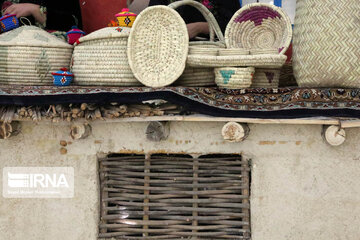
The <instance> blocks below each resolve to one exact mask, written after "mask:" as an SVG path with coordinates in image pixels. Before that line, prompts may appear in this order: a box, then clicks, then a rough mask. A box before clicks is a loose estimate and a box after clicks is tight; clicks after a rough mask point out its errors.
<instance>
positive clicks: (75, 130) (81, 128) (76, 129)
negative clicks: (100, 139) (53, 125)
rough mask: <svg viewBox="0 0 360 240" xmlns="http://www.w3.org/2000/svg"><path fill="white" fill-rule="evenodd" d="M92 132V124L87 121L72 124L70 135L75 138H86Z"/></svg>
mask: <svg viewBox="0 0 360 240" xmlns="http://www.w3.org/2000/svg"><path fill="white" fill-rule="evenodd" d="M90 134H91V126H90V125H89V124H87V123H85V124H79V123H77V124H73V125H72V126H71V131H70V136H71V137H72V139H74V140H78V139H84V138H87V137H88V136H90Z"/></svg>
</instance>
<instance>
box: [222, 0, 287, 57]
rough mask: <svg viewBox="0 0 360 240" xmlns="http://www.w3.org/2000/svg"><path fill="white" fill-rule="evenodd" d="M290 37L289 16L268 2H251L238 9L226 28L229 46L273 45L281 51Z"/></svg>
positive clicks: (283, 51) (259, 47) (249, 47)
mask: <svg viewBox="0 0 360 240" xmlns="http://www.w3.org/2000/svg"><path fill="white" fill-rule="evenodd" d="M291 38H292V26H291V21H290V18H289V17H288V15H287V14H286V13H285V12H284V11H283V10H282V9H281V8H279V7H276V6H274V5H271V4H264V3H254V4H249V5H246V6H245V7H243V8H241V9H240V10H238V11H237V12H236V13H235V15H234V16H233V17H232V19H231V20H230V22H229V24H228V25H227V27H226V31H225V42H226V46H227V47H228V48H247V49H263V48H267V49H268V48H276V49H278V50H279V53H281V54H284V53H285V52H286V50H287V49H288V47H289V45H290V42H291Z"/></svg>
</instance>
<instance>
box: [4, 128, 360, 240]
mask: <svg viewBox="0 0 360 240" xmlns="http://www.w3.org/2000/svg"><path fill="white" fill-rule="evenodd" d="M223 124H224V123H189V122H174V123H171V133H170V137H169V138H168V139H167V140H166V141H164V142H160V143H152V142H149V141H147V140H146V137H145V134H144V133H145V129H146V126H147V123H106V122H96V123H92V129H93V132H92V135H91V136H90V137H89V138H87V139H84V140H79V141H73V140H71V138H70V136H69V125H68V124H66V123H59V124H52V123H38V124H36V123H32V122H27V123H23V127H22V128H23V129H22V132H21V133H20V134H19V135H18V136H15V137H13V138H11V139H8V140H0V170H1V173H0V175H1V177H0V181H2V169H3V168H4V167H24V166H25V167H26V166H37V167H52V166H54V167H60V166H66V167H73V168H74V170H75V196H74V198H72V199H5V198H3V197H2V195H1V196H0V240H3V239H4V240H5V239H6V240H25V239H26V240H35V239H36V240H42V239H46V240H48V239H51V240H64V239H66V240H92V239H94V240H95V239H96V236H97V224H98V220H99V215H98V206H99V198H98V175H97V155H102V154H106V153H129V152H136V153H147V152H160V153H166V152H171V153H184V152H186V153H204V154H208V153H242V154H244V156H245V157H248V158H251V159H252V185H251V218H252V219H251V220H252V239H253V240H282V239H284V240H287V239H291V240H302V239H317V240H328V239H332V240H335V239H349V240H358V239H359V236H360V230H359V228H358V226H360V184H358V181H359V179H360V151H359V150H358V145H359V143H360V137H359V133H360V130H359V129H350V130H348V131H347V135H348V136H347V141H346V143H345V144H344V145H343V146H340V147H337V148H334V147H330V146H328V145H327V144H326V143H325V142H324V141H323V140H322V138H321V135H320V132H321V126H312V125H311V126H305V125H258V124H257V125H250V129H251V132H250V136H249V138H248V139H247V140H246V141H245V142H243V143H227V142H225V141H223V139H222V137H221V134H220V133H221V128H222V126H223ZM61 140H65V141H67V142H68V145H67V146H66V147H65V148H66V150H67V153H66V154H61V152H60V149H61V147H62V146H61V145H60V141H61ZM0 191H1V192H2V182H1V184H0Z"/></svg>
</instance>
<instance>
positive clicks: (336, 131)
mask: <svg viewBox="0 0 360 240" xmlns="http://www.w3.org/2000/svg"><path fill="white" fill-rule="evenodd" d="M322 136H323V138H324V140H325V141H326V142H327V143H328V144H330V145H331V146H334V147H337V146H340V145H342V144H343V143H344V142H345V140H346V132H345V130H344V129H343V128H341V127H339V126H335V125H332V126H324V127H323V132H322Z"/></svg>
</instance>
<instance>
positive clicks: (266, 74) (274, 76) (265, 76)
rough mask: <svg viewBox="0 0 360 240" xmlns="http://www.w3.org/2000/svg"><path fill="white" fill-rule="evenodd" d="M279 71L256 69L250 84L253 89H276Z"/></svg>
mask: <svg viewBox="0 0 360 240" xmlns="http://www.w3.org/2000/svg"><path fill="white" fill-rule="evenodd" d="M279 78H280V69H261V68H256V71H255V76H254V80H253V82H252V84H251V87H253V88H278V87H279Z"/></svg>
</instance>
